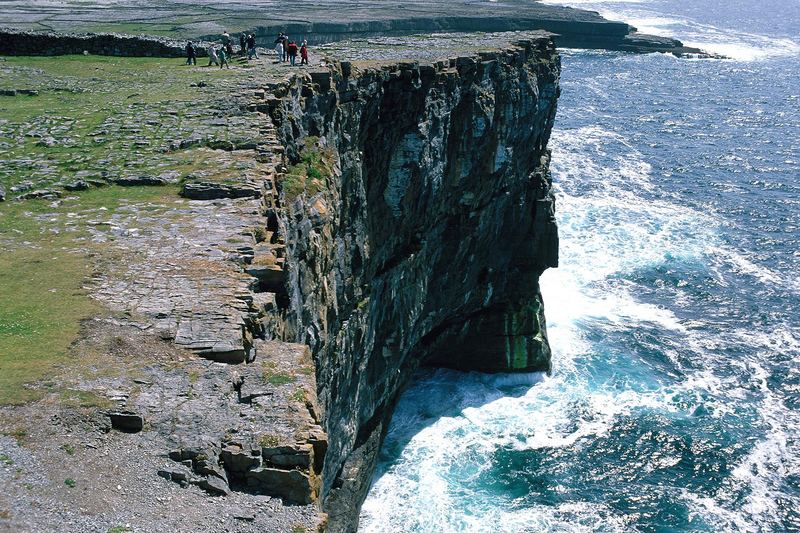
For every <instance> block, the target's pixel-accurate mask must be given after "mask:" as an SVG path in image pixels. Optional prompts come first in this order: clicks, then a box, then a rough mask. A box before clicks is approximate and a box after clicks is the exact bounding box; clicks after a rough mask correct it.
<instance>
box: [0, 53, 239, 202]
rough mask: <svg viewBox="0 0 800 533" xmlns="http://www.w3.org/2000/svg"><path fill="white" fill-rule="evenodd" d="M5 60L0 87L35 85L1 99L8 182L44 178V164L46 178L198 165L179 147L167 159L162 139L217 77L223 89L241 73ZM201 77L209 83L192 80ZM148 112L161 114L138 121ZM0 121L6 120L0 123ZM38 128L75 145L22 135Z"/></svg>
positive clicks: (166, 65)
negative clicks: (129, 129)
mask: <svg viewBox="0 0 800 533" xmlns="http://www.w3.org/2000/svg"><path fill="white" fill-rule="evenodd" d="M3 65H4V68H6V69H7V71H6V72H4V75H3V77H2V78H0V88H16V89H21V88H32V89H37V90H39V96H27V95H18V96H14V97H0V142H3V143H6V144H7V145H8V146H7V147H5V148H4V149H3V156H2V159H3V160H6V164H5V165H3V166H5V167H6V168H5V169H4V168H2V167H0V183H2V184H4V185H6V186H7V187H10V186H11V185H15V184H17V183H19V182H21V181H23V180H25V179H30V178H31V176H38V177H39V178H38V179H34V181H42V176H44V175H45V174H43V173H42V172H41V168H42V165H44V166H46V167H47V168H49V169H50V170H51V171H52V174H49V175H47V177H46V178H44V181H50V182H55V181H58V180H59V179H61V178H62V176H66V177H69V176H70V175H72V174H74V173H75V172H77V171H81V170H89V171H100V170H109V169H112V170H113V169H124V170H125V171H126V172H132V173H137V172H140V173H154V172H156V171H159V172H163V171H165V170H173V169H177V170H180V169H181V167H183V166H186V167H187V168H185V169H184V170H185V173H188V172H190V171H191V170H194V169H196V168H198V167H197V165H196V164H194V162H193V161H192V159H193V157H192V156H191V155H190V156H188V157H187V156H186V154H185V153H184V154H183V155H182V156H172V155H170V156H169V157H165V156H164V154H163V153H162V146H163V142H162V141H163V140H164V139H166V138H168V137H169V135H170V133H171V132H172V131H173V130H174V129H175V128H176V127H177V126H179V125H180V124H191V123H192V120H194V119H192V118H189V117H187V115H188V114H189V113H190V112H191V110H192V108H193V107H195V105H197V104H198V103H203V102H205V100H207V99H208V97H209V92H215V91H216V90H217V89H216V88H215V87H217V86H216V85H215V83H216V82H218V83H219V87H224V85H225V82H226V80H231V79H233V78H235V77H236V76H240V75H241V71H240V70H238V71H237V70H227V69H218V68H203V67H192V68H187V67H184V66H182V60H181V59H179V58H178V59H163V58H120V57H102V56H82V55H80V56H61V57H9V58H7V59H6V60H5V61H4V62H3ZM215 80H216V82H215ZM200 81H203V82H206V83H207V84H210V88H200V87H193V86H192V85H196V84H197V82H200ZM59 89H64V90H59ZM167 111H169V113H167ZM148 116H149V117H152V116H156V117H158V118H159V120H158V121H156V123H150V122H149V121H148V120H137V118H143V119H146V118H147V117H148ZM161 119H163V120H161ZM3 121H8V124H6V125H5V126H3ZM109 121H110V122H109ZM109 123H110V124H117V125H119V124H122V125H124V126H135V127H137V128H139V129H140V131H139V132H137V133H136V134H135V135H138V136H139V137H140V138H141V140H143V141H148V142H149V143H150V144H149V145H143V146H134V147H124V146H122V142H123V141H124V137H125V135H124V133H121V134H119V135H115V134H114V131H113V130H108V128H107V126H108V125H109ZM43 126H48V129H52V128H53V127H62V126H63V130H62V131H60V132H59V133H58V134H57V135H54V138H55V139H56V141H57V142H58V143H61V142H62V141H64V140H68V141H70V142H72V143H74V146H63V145H61V144H56V145H53V146H46V145H42V144H41V143H40V141H41V139H40V138H38V137H34V136H27V133H35V132H36V130H37V129H42V127H43ZM104 130H108V133H106V134H103V133H102V132H103V131H104ZM92 134H97V135H92ZM130 135H131V136H133V135H134V134H133V133H131V134H130ZM20 138H22V139H23V142H19V139H20ZM15 160H16V161H17V163H14V164H12V163H13V161H15ZM22 161H31V162H32V163H31V164H30V165H28V164H25V163H22ZM185 173H184V175H185Z"/></svg>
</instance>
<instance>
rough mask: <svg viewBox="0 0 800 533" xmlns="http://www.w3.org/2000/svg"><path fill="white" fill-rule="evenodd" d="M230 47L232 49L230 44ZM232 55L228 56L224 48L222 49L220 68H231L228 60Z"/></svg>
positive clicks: (220, 51)
mask: <svg viewBox="0 0 800 533" xmlns="http://www.w3.org/2000/svg"><path fill="white" fill-rule="evenodd" d="M228 46H229V47H230V44H228ZM232 55H233V54H228V53H227V52H226V51H225V49H224V48H220V50H219V68H222V67H223V66H224V67H225V68H231V65H230V63H228V58H229V57H231V56H232Z"/></svg>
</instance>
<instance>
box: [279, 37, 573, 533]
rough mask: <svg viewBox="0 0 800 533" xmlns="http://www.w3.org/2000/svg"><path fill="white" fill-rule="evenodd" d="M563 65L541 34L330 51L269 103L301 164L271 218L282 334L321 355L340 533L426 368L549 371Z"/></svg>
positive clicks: (325, 494) (283, 182)
mask: <svg viewBox="0 0 800 533" xmlns="http://www.w3.org/2000/svg"><path fill="white" fill-rule="evenodd" d="M559 74H560V60H559V56H558V54H557V52H556V51H555V48H554V46H553V42H552V40H551V39H550V38H549V37H547V36H541V37H540V38H534V39H530V40H525V41H521V42H517V43H514V45H509V46H508V47H507V48H506V49H503V50H501V51H496V52H485V53H480V54H476V55H475V56H472V57H458V58H454V59H449V60H442V61H438V62H436V63H434V64H430V65H419V64H417V63H414V62H409V63H402V64H395V65H390V66H380V65H378V66H374V65H373V66H369V65H353V64H350V63H334V64H333V65H332V67H331V69H330V71H329V72H327V73H315V74H313V75H312V76H310V77H297V78H296V79H295V80H294V81H293V82H292V83H291V85H289V86H287V87H283V88H282V89H279V91H278V92H279V93H282V94H279V96H280V97H279V98H274V99H273V100H271V101H270V103H269V109H270V113H271V115H272V120H273V121H274V122H275V124H276V125H277V127H278V131H279V136H280V137H281V139H282V141H283V143H284V144H285V146H286V157H287V161H288V163H289V165H291V164H295V165H296V166H294V167H291V168H288V169H284V170H285V172H284V175H283V176H282V177H279V181H278V185H279V187H280V188H281V189H282V193H281V199H282V207H281V208H279V209H276V210H275V211H274V212H273V213H272V214H273V215H275V216H274V217H273V218H274V219H276V220H275V223H276V224H277V226H279V229H280V234H282V236H283V237H284V238H285V242H286V267H285V269H286V294H284V295H283V297H282V300H283V302H282V307H283V313H284V315H283V316H284V320H283V326H282V328H283V335H284V337H285V338H288V339H290V340H294V341H297V342H302V343H306V344H308V345H309V346H310V347H311V349H312V352H313V356H314V360H315V363H316V372H317V383H318V392H319V400H320V404H321V409H322V419H323V420H324V426H325V430H326V431H327V433H328V435H329V439H330V443H329V449H328V453H327V456H326V459H325V464H324V469H323V475H322V480H323V481H322V482H323V487H322V498H323V509H324V510H325V511H326V512H327V513H328V514H329V518H330V522H329V528H330V530H331V531H352V530H354V529H355V528H356V524H357V516H358V508H359V506H360V504H361V502H362V501H363V499H364V497H365V494H366V491H367V488H368V486H369V483H370V479H371V475H372V472H373V469H374V463H375V459H376V454H377V450H378V448H379V445H380V442H381V438H382V434H383V432H384V430H385V428H386V424H387V423H388V421H389V419H390V417H391V414H392V410H393V407H394V405H395V403H396V400H397V397H398V395H399V393H400V392H401V391H402V389H403V387H404V386H405V384H406V383H407V382H408V380H409V379H410V377H411V375H412V372H413V370H414V369H415V368H417V367H418V366H419V365H424V364H427V365H435V366H446V367H452V368H456V369H463V370H477V371H486V372H517V371H536V370H548V369H549V367H550V350H549V346H548V343H547V336H546V332H545V321H544V312H543V303H542V298H541V293H540V291H539V275H540V274H541V273H542V271H543V270H544V269H546V268H548V267H552V266H556V264H557V261H558V236H557V229H556V225H555V220H554V216H553V215H554V207H555V206H554V198H553V196H552V194H551V191H550V176H549V171H548V163H549V152H548V150H547V141H548V138H549V135H550V130H551V127H552V125H553V120H554V118H555V113H556V100H557V97H558V94H559V85H558V82H559ZM298 169H299V170H298Z"/></svg>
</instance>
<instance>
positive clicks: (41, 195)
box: [17, 189, 61, 200]
mask: <svg viewBox="0 0 800 533" xmlns="http://www.w3.org/2000/svg"><path fill="white" fill-rule="evenodd" d="M58 198H61V193H60V192H59V191H56V190H54V189H36V190H35V191H30V192H26V193H25V194H20V195H19V196H17V200H56V199H58Z"/></svg>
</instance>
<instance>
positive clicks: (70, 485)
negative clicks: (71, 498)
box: [64, 477, 78, 489]
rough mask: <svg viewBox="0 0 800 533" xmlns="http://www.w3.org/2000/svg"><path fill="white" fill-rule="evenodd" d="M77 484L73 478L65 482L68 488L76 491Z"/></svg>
mask: <svg viewBox="0 0 800 533" xmlns="http://www.w3.org/2000/svg"><path fill="white" fill-rule="evenodd" d="M77 484H78V483H77V482H76V481H75V480H74V479H72V478H71V477H68V478H67V479H65V480H64V485H66V486H67V487H69V488H71V489H74V488H75V486H76V485H77Z"/></svg>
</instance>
